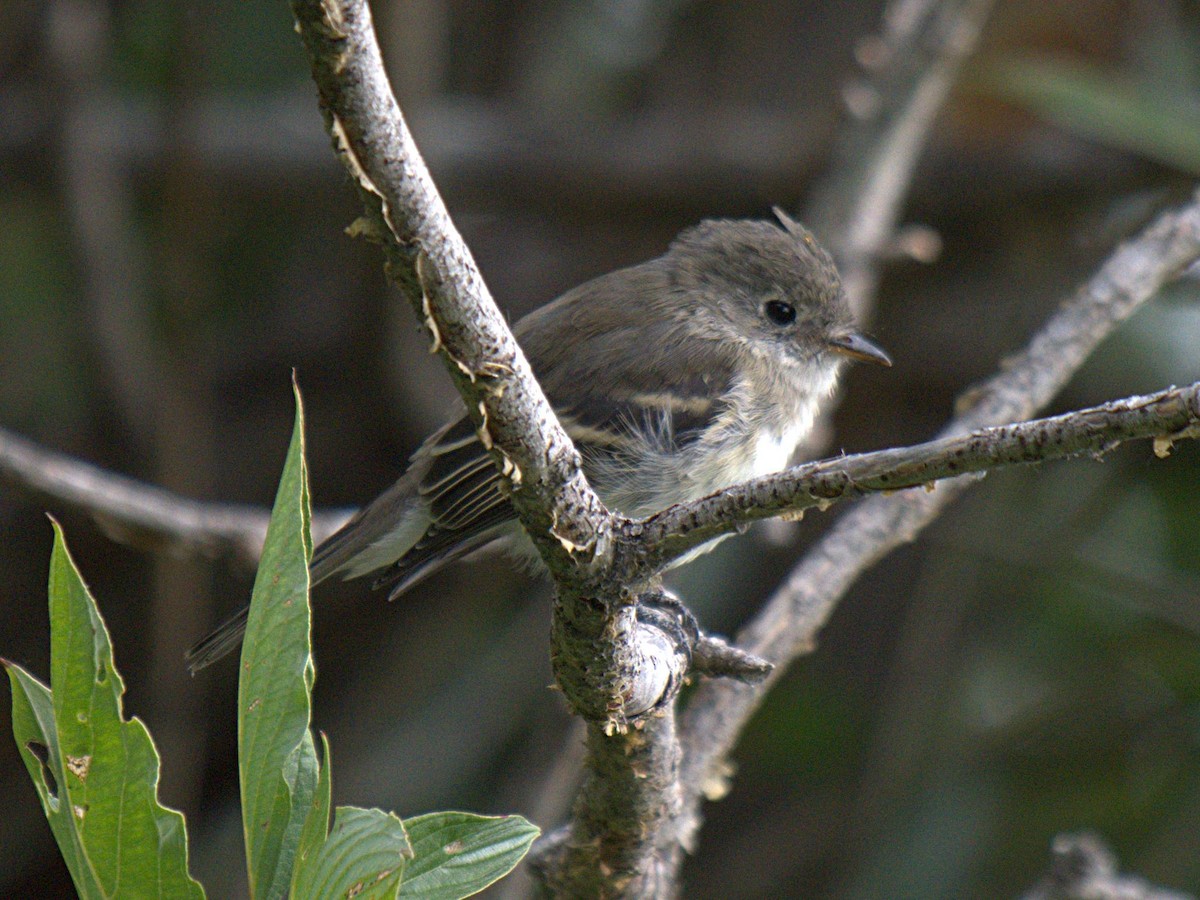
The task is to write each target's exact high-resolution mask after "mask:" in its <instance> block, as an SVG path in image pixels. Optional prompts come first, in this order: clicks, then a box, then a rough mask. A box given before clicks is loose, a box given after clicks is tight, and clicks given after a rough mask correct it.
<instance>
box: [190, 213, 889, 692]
mask: <svg viewBox="0 0 1200 900" xmlns="http://www.w3.org/2000/svg"><path fill="white" fill-rule="evenodd" d="M776 214H777V216H778V217H779V220H780V224H775V223H773V222H763V221H741V220H709V221H705V222H702V223H701V224H699V225H697V226H695V227H694V228H690V229H688V230H686V231H684V232H683V233H682V234H680V235H679V237H678V238H677V239H676V240H675V241H674V242H673V243H672V244H671V247H670V248H669V249H668V251H667V252H666V253H665V254H664V255H663V256H660V257H658V258H657V259H653V260H650V261H648V262H645V263H642V264H640V265H636V266H632V267H630V268H626V269H621V270H618V271H616V272H611V273H609V274H607V275H602V276H600V277H599V278H596V279H593V280H592V281H589V282H587V283H585V284H582V285H580V286H579V287H576V288H574V289H573V290H571V291H568V292H567V293H566V294H564V295H563V296H561V297H559V298H558V299H557V300H555V301H554V302H552V303H550V304H548V305H546V306H544V307H542V308H541V309H538V310H535V311H534V312H532V313H530V314H529V315H528V316H526V317H525V318H523V319H522V320H521V321H520V322H518V323H517V325H516V326H515V328H514V332H515V334H516V336H517V339H518V341H519V342H520V344H521V347H522V349H523V350H524V352H525V354H526V356H527V357H528V359H529V362H530V364H531V366H532V368H533V371H534V373H535V374H536V376H537V378H538V380H539V382H540V383H541V385H542V388H543V389H544V390H545V392H546V395H547V397H548V398H549V399H550V401H551V403H552V404H553V406H554V408H555V411H556V412H557V413H558V415H559V417H560V419H561V420H562V422H563V424H564V426H565V427H566V429H567V431H568V433H569V434H570V435H571V437H572V439H573V440H574V441H575V443H576V446H577V447H578V448H579V449H580V452H581V455H582V458H583V464H584V471H585V473H586V474H587V477H588V480H589V482H590V483H591V484H592V486H593V488H595V490H596V492H597V494H599V496H600V498H601V499H602V500H603V501H604V502H605V503H606V504H607V505H608V506H610V507H612V508H614V509H617V510H619V511H620V512H622V513H624V514H626V515H629V516H645V515H648V514H650V513H653V512H656V511H658V510H660V509H664V508H666V507H667V506H670V505H672V504H674V503H680V502H685V501H688V500H693V499H697V498H699V497H702V496H705V495H706V494H709V493H712V492H713V491H716V490H719V489H721V488H724V487H727V486H729V485H732V484H736V483H738V482H740V481H744V480H745V479H747V478H750V477H753V476H756V475H760V474H766V473H767V472H771V471H776V470H778V469H780V468H783V467H784V466H785V465H786V463H787V460H788V457H789V456H790V454H791V452H792V451H793V450H794V448H795V446H796V444H797V443H798V442H799V441H800V440H802V439H803V438H804V437H805V435H807V433H808V432H809V430H810V429H811V427H812V421H813V417H814V415H815V414H816V411H817V405H818V403H819V402H820V400H821V399H822V398H823V397H824V396H826V395H827V394H828V393H829V392H830V391H832V389H833V387H834V384H835V382H836V378H837V371H838V367H839V363H840V361H842V360H843V359H845V358H847V357H849V358H856V359H863V360H869V361H874V362H879V363H883V364H890V362H889V361H888V359H887V356H886V355H885V354H884V353H883V351H882V350H879V348H877V347H875V346H874V345H873V344H871V343H870V342H868V341H866V340H865V339H864V338H862V337H861V336H860V335H858V334H857V333H856V332H855V330H854V327H853V320H852V317H851V315H850V311H849V308H848V306H847V304H846V300H845V297H844V295H843V293H842V289H841V283H840V281H839V279H838V275H837V271H836V269H835V268H834V265H833V262H832V260H831V259H830V257H829V256H828V254H827V253H826V252H825V251H824V250H822V249H821V248H820V247H819V246H818V245H817V243H816V242H815V240H814V239H813V237H812V235H811V234H810V233H809V232H808V231H806V230H805V229H804V228H803V227H802V226H800V225H798V224H797V223H795V222H793V221H792V220H791V219H789V218H788V217H787V216H786V215H784V214H782V213H781V212H780V211H778V210H777V211H776ZM514 523H515V513H514V511H513V509H512V507H511V505H510V504H509V502H508V501H507V499H506V498H505V494H504V491H503V490H502V488H501V476H500V474H499V472H498V471H497V469H496V467H495V465H494V464H493V462H492V460H491V458H490V456H488V454H487V452H486V451H485V450H484V448H483V446H482V445H481V444H480V442H479V439H478V436H477V435H476V433H475V429H474V427H473V425H472V423H471V422H470V420H469V419H468V418H467V417H466V416H465V414H463V412H462V409H461V407H460V410H459V415H458V418H456V419H454V420H453V421H451V422H450V423H449V424H447V425H446V426H445V427H443V428H442V429H441V430H439V431H438V432H436V433H435V434H434V435H433V436H432V437H431V438H430V439H429V440H428V441H426V442H425V444H424V445H422V447H421V448H420V449H419V450H418V451H417V452H416V453H415V454H414V455H413V458H412V460H411V461H410V465H409V468H408V470H407V471H406V472H405V474H404V475H403V476H402V477H401V478H400V479H399V481H397V482H396V483H395V484H394V485H392V487H390V488H388V490H386V491H385V492H384V493H383V494H381V495H380V496H379V497H378V498H376V499H375V500H374V501H372V502H371V503H370V504H368V505H367V506H366V507H364V508H363V509H362V510H361V511H360V512H359V513H358V514H357V515H356V516H355V517H354V518H353V519H351V520H350V521H349V522H348V523H347V524H346V525H345V526H344V527H343V528H342V529H341V530H340V531H339V532H338V533H337V534H335V535H333V536H332V537H330V538H329V539H328V540H327V541H325V542H324V543H323V544H322V545H321V546H319V547H318V548H317V549H316V551H315V552H314V554H313V559H312V562H311V565H310V573H311V576H312V582H313V583H314V584H317V583H319V582H321V581H323V580H325V579H326V578H328V577H330V576H332V575H335V574H340V575H342V576H343V577H347V578H350V577H357V576H361V575H368V574H374V575H375V576H376V579H375V583H374V584H375V587H386V588H387V589H388V592H389V593H388V596H389V598H395V597H396V596H398V595H399V594H401V593H403V592H404V591H405V590H407V589H408V588H409V587H411V586H412V585H413V584H415V583H416V582H417V581H419V580H420V579H421V578H423V577H425V576H426V575H427V574H429V573H430V572H432V571H434V570H436V569H437V568H439V567H441V566H443V565H445V564H446V563H448V562H450V561H451V560H454V559H457V558H459V557H461V556H463V555H464V554H467V553H469V552H471V551H472V550H475V549H477V548H478V547H481V546H483V545H484V544H487V543H489V542H490V541H492V540H495V539H496V538H497V537H500V536H503V535H505V534H508V533H513V532H514V531H519V528H515V527H514ZM521 537H524V535H523V534H522V535H521ZM526 543H527V542H526ZM530 550H531V548H530ZM244 628H245V610H243V611H242V612H241V613H239V614H238V616H235V617H234V618H233V619H231V620H230V621H229V622H227V623H226V624H225V625H223V626H222V627H221V628H220V629H218V630H217V631H216V632H214V633H213V634H212V635H210V636H209V637H208V638H206V639H205V640H204V641H202V642H201V643H200V644H198V645H197V646H196V647H195V648H193V650H192V651H191V652H190V653H189V654H188V664H189V666H190V668H191V669H192V671H193V672H195V671H197V670H199V669H201V668H203V667H204V666H206V665H208V664H209V663H211V662H213V661H215V660H216V659H219V658H220V657H221V656H223V655H224V654H225V653H227V652H229V651H230V650H232V649H233V648H234V647H236V646H237V644H238V643H239V642H240V640H241V635H242V632H243V631H244Z"/></svg>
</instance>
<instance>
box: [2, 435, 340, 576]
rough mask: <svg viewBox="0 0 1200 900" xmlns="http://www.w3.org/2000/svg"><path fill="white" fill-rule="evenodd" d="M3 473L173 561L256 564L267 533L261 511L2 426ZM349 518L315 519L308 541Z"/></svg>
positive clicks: (322, 516)
mask: <svg viewBox="0 0 1200 900" xmlns="http://www.w3.org/2000/svg"><path fill="white" fill-rule="evenodd" d="M0 473H2V474H3V476H4V478H5V479H6V480H8V481H10V482H11V483H13V484H17V485H21V486H23V487H25V488H29V489H31V490H34V491H37V492H38V493H41V494H44V495H46V496H48V497H53V498H54V499H56V500H59V501H61V502H63V503H66V504H68V505H69V506H73V507H76V508H78V509H82V510H83V511H85V512H86V513H88V514H89V515H91V516H92V517H93V518H94V519H95V520H96V523H97V524H98V525H99V526H100V527H101V528H102V529H103V530H104V532H105V533H106V534H107V535H108V536H109V537H110V538H111V539H113V540H115V541H119V542H120V543H123V544H130V545H132V546H136V547H142V548H144V549H151V550H156V551H166V552H167V553H169V554H172V555H178V554H179V553H180V551H186V552H188V553H194V554H197V555H200V556H216V555H219V554H222V553H228V554H231V555H233V556H234V557H236V558H237V559H238V560H239V561H240V562H242V563H245V564H247V565H249V566H254V565H257V563H258V556H259V553H260V552H261V551H262V542H263V537H264V536H265V535H266V533H267V520H268V518H269V517H270V510H268V509H266V508H263V507H257V506H246V505H242V504H233V503H211V502H205V501H201V500H193V499H191V498H189V497H182V496H180V495H178V494H174V493H172V492H171V491H168V490H166V489H164V488H161V487H157V486H154V485H149V484H146V483H144V482H140V481H138V480H136V479H134V478H129V477H127V476H125V475H120V474H118V473H115V472H108V471H106V470H104V469H102V468H100V467H99V466H94V465H92V464H90V463H86V462H83V461H82V460H79V459H75V458H74V457H71V456H67V455H66V454H63V453H56V452H54V451H53V450H47V449H45V448H44V447H39V446H38V445H36V444H35V443H33V442H32V441H29V440H26V439H25V438H22V437H20V436H19V435H16V434H13V433H12V432H11V431H8V430H7V429H3V428H0ZM349 517H350V513H349V512H348V511H337V512H318V513H316V514H315V515H314V516H313V519H312V534H313V539H314V540H315V541H321V540H323V539H324V538H326V537H328V536H329V535H331V534H333V532H334V531H336V530H337V529H338V528H340V527H341V526H342V525H343V524H344V523H345V521H346V520H347V519H348V518H349Z"/></svg>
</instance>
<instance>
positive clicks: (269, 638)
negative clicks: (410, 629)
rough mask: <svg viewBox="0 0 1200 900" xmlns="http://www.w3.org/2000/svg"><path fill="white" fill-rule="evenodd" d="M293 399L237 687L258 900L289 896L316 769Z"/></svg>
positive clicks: (304, 513) (246, 825) (307, 547)
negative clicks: (289, 432) (288, 434)
mask: <svg viewBox="0 0 1200 900" xmlns="http://www.w3.org/2000/svg"><path fill="white" fill-rule="evenodd" d="M295 394H296V423H295V427H294V429H293V431H292V441H291V445H290V447H289V448H288V455H287V461H286V462H285V463H284V467H283V475H282V476H281V478H280V481H279V491H278V493H277V494H276V496H275V508H274V510H273V511H272V513H271V524H270V526H269V528H268V529H267V537H266V542H265V544H264V545H263V553H262V559H261V560H260V562H259V566H258V576H257V578H256V579H255V582H254V593H253V596H252V597H251V601H250V616H249V620H248V622H247V625H246V637H245V641H244V643H243V646H242V660H241V679H240V681H239V684H238V758H239V764H240V768H241V786H242V828H243V832H244V835H245V841H246V860H247V866H248V870H249V879H250V892H251V895H252V896H254V897H256V898H260V900H261V898H279V897H283V896H285V895H286V893H287V890H288V886H289V885H290V883H291V879H292V867H293V862H294V859H295V854H296V849H297V847H298V845H299V843H300V835H301V831H302V829H303V827H304V822H305V819H306V818H307V817H308V814H309V809H310V807H311V806H312V802H313V797H314V792H315V791H316V788H317V777H318V768H319V767H318V763H317V757H316V751H315V749H314V747H313V739H312V733H311V731H310V730H309V722H310V718H311V696H312V685H313V679H314V677H315V670H314V668H313V662H312V652H311V643H310V637H309V605H308V589H309V580H308V560H309V557H310V556H311V555H312V539H311V537H310V536H309V507H308V478H307V473H306V470H305V462H304V408H303V406H302V404H301V400H300V392H299V390H298V389H297V390H296V392H295Z"/></svg>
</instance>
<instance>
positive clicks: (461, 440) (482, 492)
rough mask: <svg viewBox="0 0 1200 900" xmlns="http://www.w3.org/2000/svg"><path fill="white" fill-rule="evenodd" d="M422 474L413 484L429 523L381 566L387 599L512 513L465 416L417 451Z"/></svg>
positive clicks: (484, 538)
mask: <svg viewBox="0 0 1200 900" xmlns="http://www.w3.org/2000/svg"><path fill="white" fill-rule="evenodd" d="M417 457H418V459H417V460H415V461H414V462H417V461H420V462H421V463H423V469H424V471H423V475H422V477H421V480H420V483H419V484H418V485H417V491H416V492H417V495H418V496H419V497H420V499H421V501H422V503H423V505H424V507H425V509H426V511H427V513H428V516H429V519H428V527H427V528H426V529H425V532H424V534H422V535H421V536H420V537H419V538H418V539H417V541H416V543H414V544H413V545H412V546H411V547H410V548H409V549H408V550H407V552H405V553H404V554H403V555H402V556H400V557H399V558H398V559H396V560H395V561H394V562H393V563H392V564H391V565H390V566H388V567H387V568H386V569H384V570H383V571H382V572H381V573H380V575H379V577H378V578H376V580H375V582H374V585H373V586H374V587H375V588H381V587H387V588H388V597H389V599H394V598H395V597H397V596H399V595H400V594H402V593H404V591H406V590H407V589H408V588H410V587H411V586H412V585H414V584H416V582H418V581H420V580H421V579H422V578H424V577H425V576H426V575H428V574H430V573H431V572H433V571H434V570H436V569H437V568H440V567H441V566H443V565H445V564H446V563H448V562H450V561H451V560H454V559H457V558H459V557H460V556H464V555H466V554H467V553H470V552H471V551H472V550H475V549H477V548H479V547H481V546H483V545H484V544H486V543H488V542H489V541H491V540H492V539H494V538H495V537H496V536H497V532H498V531H499V530H500V529H501V528H502V527H503V526H504V525H505V524H507V523H508V522H511V521H512V520H513V519H515V518H516V513H515V512H514V511H513V508H512V504H510V503H509V501H508V497H507V494H506V492H505V490H504V488H503V482H502V480H501V477H500V472H499V471H498V470H497V469H496V465H495V463H494V462H493V461H492V458H491V457H490V456H489V455H488V452H487V450H486V449H484V446H483V444H482V443H481V442H480V440H479V435H478V433H477V432H476V430H475V426H474V424H473V423H472V422H471V420H470V419H468V418H467V417H466V416H463V417H462V418H461V419H459V420H458V421H456V422H454V423H453V424H452V425H450V426H449V427H448V428H446V429H445V430H443V431H442V432H441V433H440V434H439V435H437V437H436V439H435V440H433V441H430V442H429V443H427V444H426V445H425V446H424V447H422V448H421V450H420V451H419V452H418V454H417Z"/></svg>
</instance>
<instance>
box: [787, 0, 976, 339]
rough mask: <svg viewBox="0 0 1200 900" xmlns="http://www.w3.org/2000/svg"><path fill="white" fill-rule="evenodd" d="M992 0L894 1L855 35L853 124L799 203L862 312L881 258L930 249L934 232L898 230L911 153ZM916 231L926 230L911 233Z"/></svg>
mask: <svg viewBox="0 0 1200 900" xmlns="http://www.w3.org/2000/svg"><path fill="white" fill-rule="evenodd" d="M993 4H994V0H952V2H947V0H893V2H892V3H890V4H889V5H888V7H887V10H886V12H885V13H884V16H883V28H882V30H881V31H880V33H878V34H876V35H872V36H870V37H867V38H864V39H863V40H862V41H860V42H859V45H858V50H857V56H858V61H859V63H860V64H861V65H862V67H863V69H864V70H865V73H866V76H867V77H866V78H865V79H861V80H855V81H852V82H850V83H848V84H847V85H846V87H845V88H844V89H843V100H844V102H845V104H846V108H847V110H848V111H849V113H850V116H851V122H850V124H849V125H848V126H847V127H845V128H843V129H842V132H841V135H840V136H839V139H838V141H837V144H836V146H835V148H834V150H833V154H832V157H831V159H830V163H829V168H828V170H827V172H826V174H825V175H824V177H823V178H822V179H821V181H820V183H819V186H818V188H817V189H816V190H815V191H814V192H813V197H812V199H811V200H810V202H809V204H808V207H807V209H806V211H805V218H806V220H807V221H808V222H809V224H810V225H811V227H812V228H813V229H814V230H815V231H816V233H817V234H820V235H822V236H823V237H824V239H825V240H826V241H827V242H828V243H829V248H830V251H831V252H832V253H833V255H834V258H835V259H837V261H838V271H839V272H841V275H842V283H843V285H844V286H845V288H846V294H847V295H848V296H849V298H850V305H851V308H852V309H853V310H854V311H855V314H856V315H857V316H858V317H859V320H860V321H862V320H869V319H870V317H871V312H872V310H873V308H874V305H875V294H876V292H877V290H878V287H879V274H880V269H881V263H882V262H884V261H885V260H886V259H888V258H890V257H895V256H897V255H908V256H912V257H913V258H915V259H919V260H921V261H924V262H929V261H931V260H932V258H933V257H936V255H937V252H938V248H939V247H940V243H939V242H938V240H937V236H936V234H933V233H930V232H927V231H924V230H923V231H920V232H909V233H908V237H902V236H901V235H898V234H897V233H896V224H897V222H898V221H899V218H900V214H901V211H902V209H903V206H904V201H905V199H906V198H907V196H908V192H909V188H910V186H911V184H912V176H913V172H914V170H915V169H916V166H917V161H918V159H919V158H920V156H921V153H922V151H923V150H924V149H925V144H926V142H927V140H928V137H929V131H930V129H931V128H932V127H933V123H934V120H935V119H936V118H937V116H938V114H939V113H940V112H941V110H942V107H943V106H944V105H945V102H946V98H947V96H949V93H950V89H951V87H952V86H953V85H954V83H955V81H956V80H957V77H958V74H959V72H960V70H961V69H962V65H963V63H964V62H965V61H966V59H967V58H968V57H969V56H970V55H971V54H972V53H973V52H974V50H975V46H976V44H977V43H978V42H979V34H980V32H981V31H982V30H983V24H984V22H986V21H987V18H988V13H989V12H990V11H991V9H992V6H993ZM918 235H925V236H924V237H923V238H920V239H919V240H914V238H916V237H917V236H918Z"/></svg>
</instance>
